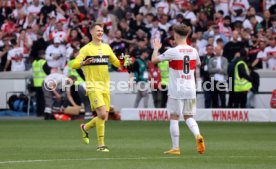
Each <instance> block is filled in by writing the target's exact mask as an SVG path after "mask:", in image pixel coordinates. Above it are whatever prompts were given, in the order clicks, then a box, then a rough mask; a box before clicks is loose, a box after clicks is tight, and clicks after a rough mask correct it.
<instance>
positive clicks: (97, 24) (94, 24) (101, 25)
mask: <svg viewBox="0 0 276 169" xmlns="http://www.w3.org/2000/svg"><path fill="white" fill-rule="evenodd" d="M96 26H100V27H102V28H103V27H104V25H103V23H101V22H94V23H92V25H91V27H90V30H91V29H93V28H95V27H96Z"/></svg>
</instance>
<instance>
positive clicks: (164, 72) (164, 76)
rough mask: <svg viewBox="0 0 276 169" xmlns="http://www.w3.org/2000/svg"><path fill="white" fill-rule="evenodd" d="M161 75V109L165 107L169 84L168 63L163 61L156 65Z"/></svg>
mask: <svg viewBox="0 0 276 169" xmlns="http://www.w3.org/2000/svg"><path fill="white" fill-rule="evenodd" d="M158 67H159V69H160V75H161V88H160V89H159V90H161V108H166V107H167V100H168V84H169V62H168V61H163V62H160V63H158ZM159 86H160V85H159Z"/></svg>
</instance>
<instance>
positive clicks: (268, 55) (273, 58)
mask: <svg viewBox="0 0 276 169" xmlns="http://www.w3.org/2000/svg"><path fill="white" fill-rule="evenodd" d="M263 54H264V56H263V61H264V62H266V68H268V69H272V70H276V40H275V37H270V38H269V46H268V47H266V48H265V50H264V53H263Z"/></svg>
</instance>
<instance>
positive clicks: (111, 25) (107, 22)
mask: <svg viewBox="0 0 276 169" xmlns="http://www.w3.org/2000/svg"><path fill="white" fill-rule="evenodd" d="M97 22H100V23H103V24H104V27H105V29H107V30H112V32H115V31H116V30H117V24H116V23H117V18H116V17H115V16H114V15H113V14H110V13H108V11H107V9H103V10H102V12H101V15H100V16H98V18H97Z"/></svg>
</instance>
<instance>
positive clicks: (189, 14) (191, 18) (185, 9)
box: [180, 2, 198, 25]
mask: <svg viewBox="0 0 276 169" xmlns="http://www.w3.org/2000/svg"><path fill="white" fill-rule="evenodd" d="M180 10H181V13H182V14H183V16H184V18H185V21H184V23H185V24H186V25H196V23H197V20H198V19H197V17H196V15H195V13H194V12H193V11H192V6H191V4H190V3H189V2H185V3H183V5H182V6H181V9H180Z"/></svg>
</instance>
